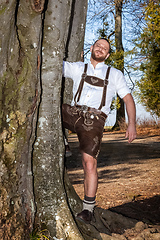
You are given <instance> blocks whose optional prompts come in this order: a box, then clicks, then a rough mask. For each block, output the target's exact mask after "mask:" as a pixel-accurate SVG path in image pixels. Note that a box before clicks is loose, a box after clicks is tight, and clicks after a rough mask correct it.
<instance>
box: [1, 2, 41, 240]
mask: <svg viewBox="0 0 160 240" xmlns="http://www.w3.org/2000/svg"><path fill="white" fill-rule="evenodd" d="M20 2H21V1H19V2H18V1H15V0H12V1H5V2H3V3H2V4H1V11H0V19H1V26H0V28H1V29H0V30H1V34H2V35H1V36H2V37H1V41H0V59H1V63H0V76H1V81H0V84H1V85H0V89H1V93H0V130H1V135H0V139H1V145H0V154H1V161H0V165H1V186H0V189H1V205H0V208H1V209H0V218H1V229H0V239H16V240H17V239H29V232H31V230H32V227H33V221H34V214H35V205H34V196H33V176H32V166H31V155H32V144H33V141H34V138H35V136H34V130H35V124H36V120H37V114H36V112H37V111H36V107H37V104H38V102H39V96H40V91H39V90H40V87H39V79H40V78H39V72H40V68H39V61H40V49H41V46H40V45H41V32H42V20H41V13H40V12H36V11H35V9H32V8H31V5H30V3H29V2H28V1H23V2H22V3H20ZM33 7H34V6H33Z"/></svg>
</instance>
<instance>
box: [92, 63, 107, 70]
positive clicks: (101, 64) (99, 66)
mask: <svg viewBox="0 0 160 240" xmlns="http://www.w3.org/2000/svg"><path fill="white" fill-rule="evenodd" d="M89 64H90V65H91V66H92V67H93V65H92V63H91V61H89ZM104 64H105V63H104V62H100V63H98V64H97V65H96V67H95V69H96V68H101V67H102V66H103V65H104Z"/></svg>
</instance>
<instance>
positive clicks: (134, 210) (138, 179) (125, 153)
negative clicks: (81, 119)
mask: <svg viewBox="0 0 160 240" xmlns="http://www.w3.org/2000/svg"><path fill="white" fill-rule="evenodd" d="M145 134H146V132H145ZM124 136H125V133H124V132H104V136H103V141H102V145H101V152H100V155H99V157H98V175H99V185H98V192H97V205H98V206H99V207H101V208H103V209H109V210H111V211H114V212H117V213H121V214H122V215H124V216H127V217H130V218H133V219H137V220H138V221H143V222H145V223H148V224H154V225H157V226H158V227H159V226H160V185H159V182H160V135H159V132H158V131H154V132H152V131H149V132H148V133H147V135H144V133H143V131H142V132H140V133H139V135H138V137H137V139H136V140H134V142H132V143H131V144H129V143H128V142H127V140H126V139H125V137H124ZM69 144H70V148H71V151H72V156H71V157H68V158H67V160H66V166H67V171H68V174H69V178H70V180H71V182H72V184H73V186H74V188H75V190H76V192H77V194H78V195H79V196H80V198H81V199H83V170H82V165H81V154H80V153H79V143H78V139H77V137H76V135H74V134H70V135H69Z"/></svg>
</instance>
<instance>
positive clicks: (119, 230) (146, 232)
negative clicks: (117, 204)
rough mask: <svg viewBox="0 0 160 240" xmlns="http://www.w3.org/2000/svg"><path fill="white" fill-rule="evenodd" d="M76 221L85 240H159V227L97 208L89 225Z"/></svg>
mask: <svg viewBox="0 0 160 240" xmlns="http://www.w3.org/2000/svg"><path fill="white" fill-rule="evenodd" d="M76 221H77V225H78V228H79V230H80V232H81V234H82V236H83V238H84V239H85V240H151V239H152V240H160V227H159V226H151V225H147V224H145V223H143V222H138V221H137V220H135V219H131V218H128V217H124V216H123V215H121V214H118V213H115V212H112V211H109V210H105V209H102V208H98V207H97V208H95V211H94V217H93V219H92V221H91V223H90V224H85V223H83V222H81V221H79V220H76Z"/></svg>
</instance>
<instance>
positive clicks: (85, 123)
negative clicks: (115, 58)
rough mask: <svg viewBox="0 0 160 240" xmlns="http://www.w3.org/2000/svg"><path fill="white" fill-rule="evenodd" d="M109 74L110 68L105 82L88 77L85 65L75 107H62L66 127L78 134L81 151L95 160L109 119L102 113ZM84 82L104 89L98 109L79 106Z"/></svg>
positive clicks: (75, 99)
mask: <svg viewBox="0 0 160 240" xmlns="http://www.w3.org/2000/svg"><path fill="white" fill-rule="evenodd" d="M109 72H110V67H108V69H107V73H106V78H105V80H103V79H100V78H97V77H94V76H88V75H87V74H86V73H87V64H85V67H84V72H83V74H82V78H81V82H80V84H79V87H78V90H77V92H76V94H75V97H74V101H75V105H74V106H70V105H68V104H63V105H62V117H63V125H64V127H65V128H67V129H69V130H71V131H72V132H76V133H77V136H78V139H79V143H80V150H81V151H83V152H85V153H87V154H89V155H91V156H93V157H94V158H97V156H98V154H99V151H100V144H101V140H102V136H103V130H104V124H105V120H106V118H107V115H106V114H105V113H103V112H102V111H101V108H102V107H103V106H105V100H106V91H107V85H108V77H109ZM84 82H87V83H88V84H91V85H94V86H98V87H103V94H102V99H101V103H100V106H99V108H98V109H95V108H91V107H88V106H85V105H82V106H81V105H78V104H77V103H78V102H79V100H80V97H81V93H82V90H83V84H84Z"/></svg>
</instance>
